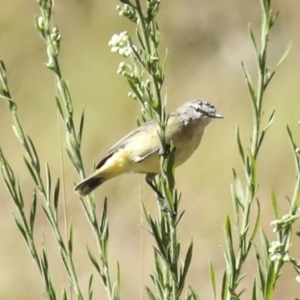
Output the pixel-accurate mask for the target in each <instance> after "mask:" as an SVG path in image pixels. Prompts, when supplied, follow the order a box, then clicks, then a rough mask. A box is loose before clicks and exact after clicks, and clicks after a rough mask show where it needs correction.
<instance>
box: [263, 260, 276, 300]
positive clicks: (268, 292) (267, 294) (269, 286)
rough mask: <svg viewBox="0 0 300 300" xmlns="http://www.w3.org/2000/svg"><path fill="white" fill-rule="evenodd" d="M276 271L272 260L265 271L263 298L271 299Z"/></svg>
mask: <svg viewBox="0 0 300 300" xmlns="http://www.w3.org/2000/svg"><path fill="white" fill-rule="evenodd" d="M275 282H276V271H275V268H274V262H273V261H270V263H269V267H268V273H267V281H266V286H265V290H264V298H265V299H266V300H272V295H273V292H274V289H275Z"/></svg>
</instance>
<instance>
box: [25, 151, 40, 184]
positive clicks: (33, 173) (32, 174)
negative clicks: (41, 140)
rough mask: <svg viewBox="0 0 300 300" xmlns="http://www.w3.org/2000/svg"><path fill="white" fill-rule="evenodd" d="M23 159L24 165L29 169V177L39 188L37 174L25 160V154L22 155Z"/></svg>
mask: <svg viewBox="0 0 300 300" xmlns="http://www.w3.org/2000/svg"><path fill="white" fill-rule="evenodd" d="M23 159H24V162H25V165H26V167H27V169H28V171H29V173H30V175H31V177H32V179H33V181H34V183H35V185H36V186H37V187H38V188H40V186H39V178H38V175H37V174H36V172H35V170H34V168H33V167H32V166H31V164H30V163H29V162H28V160H27V158H26V157H25V156H24V157H23Z"/></svg>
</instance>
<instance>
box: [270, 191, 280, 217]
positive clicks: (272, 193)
mask: <svg viewBox="0 0 300 300" xmlns="http://www.w3.org/2000/svg"><path fill="white" fill-rule="evenodd" d="M271 203H272V208H273V212H274V216H275V219H279V211H278V205H277V199H276V195H275V193H274V191H271Z"/></svg>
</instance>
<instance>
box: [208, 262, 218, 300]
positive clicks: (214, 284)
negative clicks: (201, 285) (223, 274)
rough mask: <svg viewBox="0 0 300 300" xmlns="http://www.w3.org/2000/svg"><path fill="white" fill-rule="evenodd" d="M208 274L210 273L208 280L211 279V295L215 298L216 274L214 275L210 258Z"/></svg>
mask: <svg viewBox="0 0 300 300" xmlns="http://www.w3.org/2000/svg"><path fill="white" fill-rule="evenodd" d="M209 275H210V281H211V286H212V290H213V296H214V300H216V299H217V287H216V275H215V269H214V266H213V263H212V261H211V260H209Z"/></svg>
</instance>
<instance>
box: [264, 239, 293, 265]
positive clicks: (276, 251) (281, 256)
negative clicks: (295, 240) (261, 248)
mask: <svg viewBox="0 0 300 300" xmlns="http://www.w3.org/2000/svg"><path fill="white" fill-rule="evenodd" d="M283 248H284V247H283V245H282V244H281V243H280V242H279V241H273V242H272V243H271V247H270V248H269V253H270V259H271V260H272V261H280V260H283V261H290V256H289V254H288V253H287V252H285V250H284V249H283Z"/></svg>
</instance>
